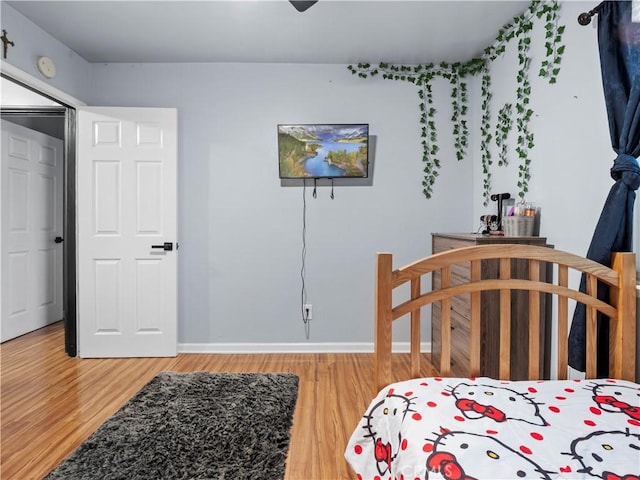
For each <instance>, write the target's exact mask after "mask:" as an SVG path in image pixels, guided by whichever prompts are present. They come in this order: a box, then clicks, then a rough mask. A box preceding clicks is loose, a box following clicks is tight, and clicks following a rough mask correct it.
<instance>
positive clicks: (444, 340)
mask: <svg viewBox="0 0 640 480" xmlns="http://www.w3.org/2000/svg"><path fill="white" fill-rule="evenodd" d="M440 285H441V288H443V289H444V288H448V287H449V286H450V285H451V268H450V267H444V268H443V269H442V270H441V271H440ZM440 305H441V312H440V345H442V352H441V353H440V375H442V376H448V375H450V374H451V298H450V297H447V298H444V299H443V300H442V302H440Z"/></svg>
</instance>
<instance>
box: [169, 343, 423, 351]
mask: <svg viewBox="0 0 640 480" xmlns="http://www.w3.org/2000/svg"><path fill="white" fill-rule="evenodd" d="M392 349H393V352H394V353H408V352H409V342H393V347H392ZM420 351H421V352H423V353H429V352H431V342H422V343H421V344H420ZM178 353H373V343H369V342H362V343H358V342H352V343H347V342H344V343H342V342H337V343H329V342H328V343H179V344H178Z"/></svg>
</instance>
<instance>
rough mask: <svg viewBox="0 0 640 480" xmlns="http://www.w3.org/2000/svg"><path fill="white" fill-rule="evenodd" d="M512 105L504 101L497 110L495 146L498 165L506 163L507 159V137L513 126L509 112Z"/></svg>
mask: <svg viewBox="0 0 640 480" xmlns="http://www.w3.org/2000/svg"><path fill="white" fill-rule="evenodd" d="M512 110H513V105H511V104H510V103H505V104H504V106H503V107H502V108H501V109H500V111H499V112H498V123H497V124H496V146H497V147H498V165H499V166H503V165H508V164H509V161H508V159H507V137H508V136H509V132H510V131H511V129H512V128H513V119H512V118H511V112H512Z"/></svg>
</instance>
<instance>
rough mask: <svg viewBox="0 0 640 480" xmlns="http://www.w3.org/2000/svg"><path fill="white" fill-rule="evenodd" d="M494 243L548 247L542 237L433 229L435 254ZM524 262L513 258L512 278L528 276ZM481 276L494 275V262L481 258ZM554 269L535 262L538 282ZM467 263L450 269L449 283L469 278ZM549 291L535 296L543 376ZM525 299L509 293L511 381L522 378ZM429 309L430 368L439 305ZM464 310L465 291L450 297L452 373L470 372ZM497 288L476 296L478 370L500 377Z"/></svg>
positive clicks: (435, 358)
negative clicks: (478, 303) (478, 306)
mask: <svg viewBox="0 0 640 480" xmlns="http://www.w3.org/2000/svg"><path fill="white" fill-rule="evenodd" d="M496 243H511V244H514V243H515V244H521V245H538V246H543V247H549V248H553V247H552V246H551V245H548V244H547V239H546V237H504V236H497V235H480V234H465V233H433V234H432V252H433V253H434V254H435V253H439V252H443V251H446V250H450V249H454V248H462V247H470V246H473V245H487V244H496ZM528 268H529V267H528V264H527V261H526V260H512V262H511V278H527V277H528V275H529V273H528ZM481 270H482V273H481V276H482V279H493V278H498V277H499V262H498V260H495V261H494V260H488V261H483V262H482V266H481ZM551 275H553V272H552V271H551V269H550V266H549V265H547V264H544V263H541V265H540V280H541V281H546V280H547V279H548V278H551ZM470 277H471V271H470V266H469V265H467V266H466V267H465V266H461V265H458V266H455V267H454V268H452V270H451V284H452V285H455V284H457V283H461V282H462V281H469V279H470ZM432 283H433V289H437V288H440V273H439V272H434V273H433V278H432ZM548 297H549V295H541V296H540V315H541V318H540V338H541V346H540V359H541V360H540V372H541V373H542V374H543V375H544V378H548V377H549V369H550V358H549V352H550V341H551V301H550V298H548ZM528 306H529V297H528V293H527V292H524V291H518V290H514V291H512V292H511V332H512V334H511V379H512V380H522V379H526V378H527V356H528V353H529V347H528V328H529V310H528ZM431 308H432V310H431V359H432V362H433V364H434V365H435V366H438V365H439V364H440V352H441V345H440V303H439V302H437V303H434V304H433V305H432V307H431ZM469 309H470V299H469V296H468V295H464V296H458V297H455V298H453V299H452V301H451V375H452V376H459V377H466V376H469ZM499 310H500V301H499V292H498V291H487V292H482V295H481V315H480V318H481V320H480V321H481V345H480V374H481V375H483V376H488V377H493V378H498V375H499V363H498V362H499V347H500V338H499V324H498V323H499V320H498V319H499Z"/></svg>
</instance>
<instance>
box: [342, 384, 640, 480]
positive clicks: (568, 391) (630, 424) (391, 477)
mask: <svg viewBox="0 0 640 480" xmlns="http://www.w3.org/2000/svg"><path fill="white" fill-rule="evenodd" d="M345 457H346V459H347V461H348V462H349V464H350V465H351V467H352V468H353V470H354V471H355V472H356V474H357V478H358V479H359V480H417V479H420V480H426V479H446V480H473V479H518V478H534V479H565V478H566V479H597V478H602V479H605V480H622V479H624V480H632V479H635V480H637V479H640V385H638V384H635V383H631V382H625V381H622V380H567V381H547V382H539V381H518V382H515V381H514V382H504V381H499V380H493V379H489V378H475V379H465V378H423V379H416V380H409V381H406V382H401V383H395V384H392V385H390V386H388V387H387V388H385V389H383V390H382V391H381V392H380V393H379V394H378V395H377V397H376V398H375V399H374V400H373V401H372V402H371V404H370V405H369V407H368V409H367V411H366V412H365V414H364V416H363V417H362V419H361V421H360V423H359V424H358V426H357V427H356V429H355V431H354V432H353V434H352V436H351V439H350V441H349V444H348V445H347V448H346V451H345Z"/></svg>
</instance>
